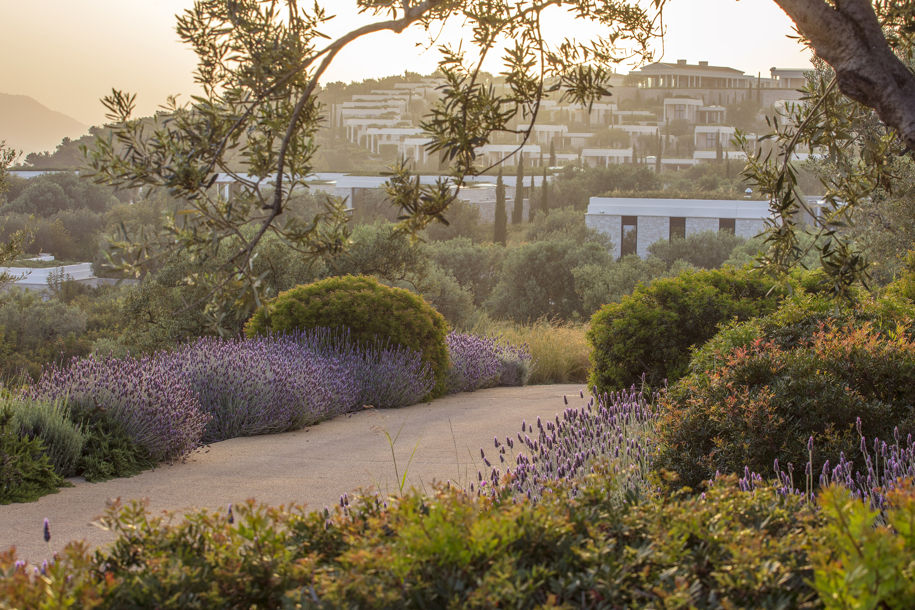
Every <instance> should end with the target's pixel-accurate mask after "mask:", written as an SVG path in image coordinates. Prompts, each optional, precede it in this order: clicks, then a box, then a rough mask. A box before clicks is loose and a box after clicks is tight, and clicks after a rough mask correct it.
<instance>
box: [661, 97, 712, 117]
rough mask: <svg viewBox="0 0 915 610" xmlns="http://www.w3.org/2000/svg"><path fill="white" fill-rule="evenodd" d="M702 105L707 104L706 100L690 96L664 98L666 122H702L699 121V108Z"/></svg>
mask: <svg viewBox="0 0 915 610" xmlns="http://www.w3.org/2000/svg"><path fill="white" fill-rule="evenodd" d="M702 106H705V102H703V101H702V100H697V99H693V98H689V97H669V98H667V99H665V100H664V122H665V123H670V122H671V121H686V122H687V123H696V122H701V121H698V118H697V113H698V110H699V108H701V107H702Z"/></svg>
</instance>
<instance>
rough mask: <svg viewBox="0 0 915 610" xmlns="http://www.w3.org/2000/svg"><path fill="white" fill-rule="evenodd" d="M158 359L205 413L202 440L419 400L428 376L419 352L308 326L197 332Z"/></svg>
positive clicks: (427, 386)
mask: <svg viewBox="0 0 915 610" xmlns="http://www.w3.org/2000/svg"><path fill="white" fill-rule="evenodd" d="M160 359H161V360H162V361H163V362H166V363H168V366H169V367H171V368H173V369H174V370H176V371H177V373H178V375H179V377H180V379H181V380H182V381H183V382H184V383H185V384H186V385H187V386H188V387H189V388H190V389H191V390H192V391H193V392H194V393H195V395H196V396H197V397H198V399H199V400H200V403H201V405H202V407H203V409H204V411H206V412H207V413H208V414H209V415H210V421H209V423H208V424H207V428H206V431H205V433H204V437H203V440H204V441H206V442H213V441H218V440H223V439H227V438H234V437H237V436H251V435H256V434H270V433H275V432H283V431H287V430H295V429H298V428H301V427H303V426H307V425H312V424H315V423H317V422H319V421H321V420H324V419H328V418H330V417H334V416H336V415H340V414H342V413H346V412H349V411H352V410H353V409H356V408H359V407H361V406H363V405H373V406H376V407H383V408H387V407H399V406H404V405H406V404H413V403H416V402H419V401H420V400H421V399H422V398H423V397H424V396H426V395H427V394H428V393H429V392H430V391H431V389H432V384H433V383H434V380H433V377H432V374H431V371H430V369H429V366H428V365H427V364H425V363H423V362H422V358H421V355H420V354H418V353H416V352H412V351H410V350H407V349H404V348H401V347H396V346H395V347H391V346H388V345H387V344H383V343H378V344H374V345H369V346H355V345H354V344H353V342H352V341H350V340H349V335H348V333H346V332H345V331H330V330H327V329H314V330H309V331H303V332H299V333H293V334H288V335H275V336H267V337H256V338H253V339H217V338H212V337H207V338H203V339H199V340H197V341H195V342H193V343H191V344H188V345H186V346H183V347H181V348H179V349H178V350H176V351H174V352H171V353H167V354H161V355H160Z"/></svg>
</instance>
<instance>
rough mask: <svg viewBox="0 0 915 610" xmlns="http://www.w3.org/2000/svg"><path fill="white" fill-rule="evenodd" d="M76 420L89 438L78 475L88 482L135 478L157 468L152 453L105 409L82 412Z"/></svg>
mask: <svg viewBox="0 0 915 610" xmlns="http://www.w3.org/2000/svg"><path fill="white" fill-rule="evenodd" d="M74 416H75V417H78V418H79V419H78V422H79V424H80V425H81V426H82V428H83V430H84V431H85V438H86V442H85V444H84V445H83V451H82V454H81V455H80V458H79V463H78V464H77V474H79V475H80V476H82V477H83V478H84V479H86V480H87V481H90V482H98V481H107V480H108V479H114V478H118V477H132V476H134V475H136V474H139V473H141V472H143V471H144V470H146V469H148V468H152V467H153V466H155V462H154V461H153V460H152V458H150V456H149V453H148V452H147V451H146V450H145V449H143V448H142V447H140V446H139V445H138V444H137V443H135V442H134V441H133V439H131V438H130V437H129V436H128V435H127V433H126V432H125V431H124V428H123V427H122V426H121V425H120V424H119V423H118V422H117V421H115V420H114V418H113V417H112V416H111V415H109V414H108V413H107V412H106V411H104V410H103V409H101V408H95V409H91V410H89V409H80V410H79V412H78V413H77V414H74Z"/></svg>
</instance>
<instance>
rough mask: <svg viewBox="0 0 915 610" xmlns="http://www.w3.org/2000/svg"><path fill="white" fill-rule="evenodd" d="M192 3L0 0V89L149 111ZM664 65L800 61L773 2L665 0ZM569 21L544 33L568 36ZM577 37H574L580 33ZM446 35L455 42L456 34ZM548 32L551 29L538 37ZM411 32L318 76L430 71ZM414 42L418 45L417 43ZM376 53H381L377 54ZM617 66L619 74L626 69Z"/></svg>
mask: <svg viewBox="0 0 915 610" xmlns="http://www.w3.org/2000/svg"><path fill="white" fill-rule="evenodd" d="M320 3H321V4H322V5H323V6H325V7H326V8H327V10H328V12H329V13H336V14H337V18H336V19H334V20H333V21H332V22H331V24H329V26H330V27H329V28H328V29H329V32H328V33H329V34H332V35H333V34H341V33H343V32H345V31H348V30H350V29H351V28H353V27H354V26H355V25H359V24H361V23H364V19H363V21H360V17H359V16H358V15H357V14H356V11H355V1H354V0H320ZM192 4H193V1H192V0H28V2H23V1H22V0H0V57H2V58H3V60H2V62H0V92H2V93H9V94H21V95H28V96H31V97H33V98H35V99H37V100H38V101H39V102H41V103H43V104H44V105H46V106H48V107H49V108H51V109H53V110H57V111H60V112H63V113H65V114H69V115H70V116H72V117H73V118H75V119H77V120H79V121H81V122H83V123H86V124H100V123H102V122H103V121H104V109H103V108H102V105H101V103H100V102H99V99H100V98H101V97H102V96H104V95H105V94H107V93H108V92H110V90H111V89H112V88H113V87H114V88H118V89H121V90H125V91H129V92H133V93H136V94H137V110H138V113H139V114H141V115H145V114H151V113H152V112H153V111H154V110H155V108H156V107H157V106H158V105H160V104H162V103H163V102H165V100H166V97H167V96H169V95H173V94H178V95H184V96H186V95H187V94H189V93H192V92H193V91H194V83H193V70H194V65H195V57H194V54H193V53H192V52H191V51H190V50H189V49H187V48H186V47H184V46H182V44H181V43H180V42H179V40H178V37H177V35H176V34H175V30H174V27H175V14H176V13H179V12H181V11H183V10H184V9H186V8H188V7H190V6H192ZM664 20H665V25H666V27H667V34H666V36H665V37H664V41H663V49H662V48H661V46H660V45H659V46H658V49H657V51H658V52H661V51H662V50H663V56H662V59H663V61H675V60H677V59H686V60H688V62H689V63H696V62H698V61H700V60H706V61H708V62H709V63H710V64H711V65H721V66H729V67H733V68H737V69H739V70H742V71H744V72H746V73H748V74H757V73H762V74H763V76H766V75H768V73H769V68H770V67H773V66H776V67H780V68H798V67H805V66H806V65H808V62H809V55H808V54H807V53H806V52H805V51H804V50H803V49H802V48H801V47H800V45H798V43H797V42H796V41H794V40H791V39H789V38H788V36H790V35H791V34H792V28H791V25H792V24H791V21H790V20H789V19H788V18H787V17H786V16H785V14H784V13H782V12H781V10H780V9H779V8H778V7H777V6H776V5H775V3H774V2H773V1H772V0H740V1H737V0H669V5H668V7H667V9H666V11H665V17H664ZM577 28H579V26H578V25H577V24H576V23H575V22H573V21H570V20H563V19H555V20H553V21H552V31H553V33H558V34H564V35H568V34H569V33H570V32H571V33H576V31H577ZM586 34H587V31H583V32H581V33H579V34H578V35H586ZM449 35H450V36H452V37H455V38H456V37H458V36H459V35H460V31H459V29H457V28H453V29H452V30H450V32H449ZM547 35H548V36H549V35H550V32H547ZM423 40H424V39H423V37H422V35H420V34H414V35H411V34H405V35H400V36H397V35H395V34H392V33H378V34H374V35H372V36H369V37H366V38H363V39H361V40H360V41H357V42H356V43H355V44H353V45H352V46H350V47H348V48H347V49H346V50H344V51H343V52H342V53H341V54H340V55H339V56H338V58H337V59H336V61H335V63H334V65H333V66H332V67H331V69H330V71H329V72H328V74H327V77H326V78H325V79H324V80H325V81H327V82H330V81H353V80H362V79H364V78H369V77H379V76H388V75H392V74H403V72H404V71H405V70H409V71H411V72H419V73H429V72H432V71H433V70H434V69H435V64H436V53H435V52H434V51H425V52H423V49H422V46H421V43H422V41H423ZM418 44H419V45H420V47H418V46H417V45H418ZM379 49H382V50H383V52H379ZM630 68H631V67H629V66H625V67H622V68H621V69H620V71H621V72H628V70H629V69H630Z"/></svg>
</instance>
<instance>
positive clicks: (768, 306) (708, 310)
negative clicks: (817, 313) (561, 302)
mask: <svg viewBox="0 0 915 610" xmlns="http://www.w3.org/2000/svg"><path fill="white" fill-rule="evenodd" d="M774 287H775V282H774V281H773V280H771V279H768V278H766V277H764V276H762V275H759V274H756V273H753V272H750V271H748V270H741V269H733V268H729V267H726V268H723V269H717V270H713V271H697V272H692V271H688V272H686V273H682V274H680V275H678V276H677V277H672V278H661V279H657V280H655V281H653V282H652V283H651V284H649V285H648V286H644V285H643V286H639V287H637V288H636V289H635V291H634V292H633V293H632V294H631V295H629V296H626V297H624V298H623V299H622V300H621V301H620V302H619V303H610V304H608V305H605V306H604V307H603V308H602V309H601V310H600V311H598V312H597V313H596V314H594V316H593V317H592V319H591V328H590V329H589V331H588V340H589V341H590V343H591V376H590V384H591V385H592V386H593V387H595V388H596V389H597V391H598V392H609V391H614V390H619V389H621V388H624V387H628V386H630V385H632V384H634V383H638V382H639V381H640V380H641V378H642V374H643V373H644V374H645V376H646V381H647V382H648V383H649V384H650V385H652V386H655V387H657V386H660V385H661V384H663V383H664V381H665V380H667V381H668V382H671V383H672V382H673V381H675V380H677V379H679V378H680V377H682V376H683V375H684V374H685V373H686V371H687V366H688V364H689V358H690V350H691V349H692V348H694V347H696V346H698V345H701V344H702V343H705V342H706V341H707V340H708V339H710V338H711V337H712V336H713V335H714V334H715V332H716V330H717V328H718V325H719V324H720V323H722V322H725V321H727V320H730V319H732V318H737V319H739V320H745V319H748V318H752V317H755V316H759V315H761V314H764V313H768V312H770V311H773V310H774V309H775V308H776V306H777V304H778V300H779V297H780V296H781V293H780V291H778V290H773V288H774Z"/></svg>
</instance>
